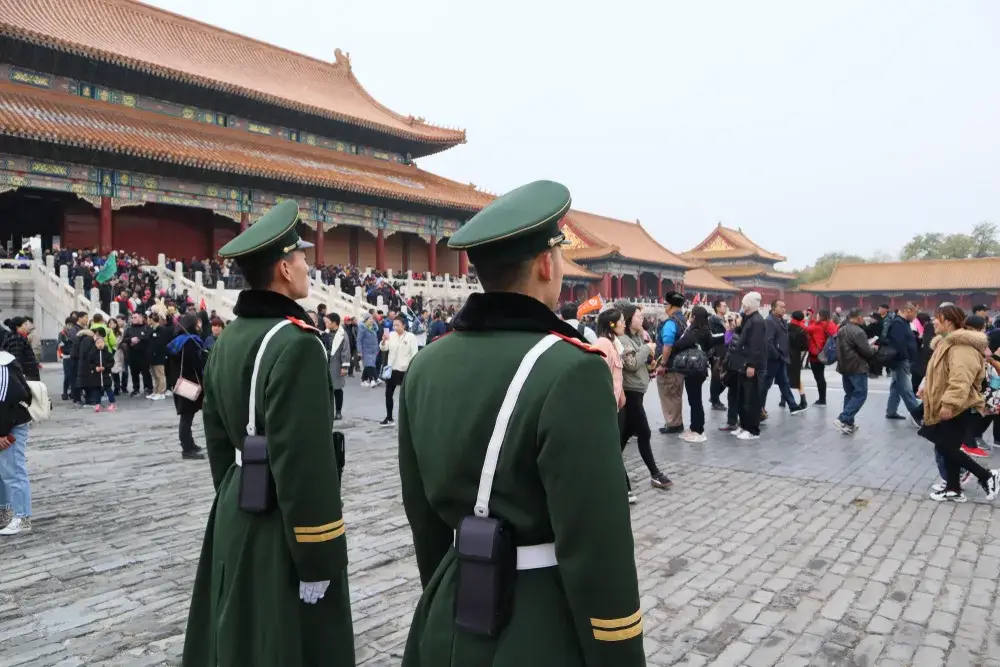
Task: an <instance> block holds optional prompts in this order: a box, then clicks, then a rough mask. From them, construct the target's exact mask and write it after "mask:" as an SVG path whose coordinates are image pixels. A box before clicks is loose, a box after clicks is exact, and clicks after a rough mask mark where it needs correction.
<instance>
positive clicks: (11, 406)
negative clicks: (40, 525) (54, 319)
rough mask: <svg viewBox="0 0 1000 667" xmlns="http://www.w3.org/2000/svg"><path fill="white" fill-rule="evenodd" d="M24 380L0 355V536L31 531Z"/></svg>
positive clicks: (28, 401)
mask: <svg viewBox="0 0 1000 667" xmlns="http://www.w3.org/2000/svg"><path fill="white" fill-rule="evenodd" d="M30 404H31V389H30V388H29V387H28V381H27V380H26V379H25V377H24V374H23V373H22V372H21V369H20V367H19V366H18V365H17V362H16V360H15V359H14V356H13V355H12V354H10V353H9V352H0V535H17V534H18V533H28V532H31V483H30V482H29V480H28V462H27V456H26V451H27V448H28V436H29V434H30V424H31V415H29V414H28V409H27V408H26V407H24V406H25V405H30Z"/></svg>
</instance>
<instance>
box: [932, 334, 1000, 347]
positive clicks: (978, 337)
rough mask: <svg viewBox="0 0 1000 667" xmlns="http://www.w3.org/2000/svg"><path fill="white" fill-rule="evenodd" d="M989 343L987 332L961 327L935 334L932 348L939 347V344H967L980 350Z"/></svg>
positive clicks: (949, 345)
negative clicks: (945, 332) (947, 332)
mask: <svg viewBox="0 0 1000 667" xmlns="http://www.w3.org/2000/svg"><path fill="white" fill-rule="evenodd" d="M988 344H989V340H988V339H987V338H986V334H984V333H983V332H981V331H972V330H970V329H959V330H958V331H952V332H951V333H949V334H938V335H937V336H934V340H932V341H931V349H932V350H934V349H937V346H938V345H947V346H948V347H952V346H955V345H967V346H968V347H974V348H976V350H978V351H979V352H982V351H983V350H985V349H986V346H987V345H988Z"/></svg>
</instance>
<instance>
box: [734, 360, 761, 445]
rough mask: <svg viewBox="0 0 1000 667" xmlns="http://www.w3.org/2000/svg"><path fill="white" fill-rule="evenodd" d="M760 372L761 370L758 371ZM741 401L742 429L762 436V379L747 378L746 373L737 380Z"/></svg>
mask: <svg viewBox="0 0 1000 667" xmlns="http://www.w3.org/2000/svg"><path fill="white" fill-rule="evenodd" d="M758 372H759V370H758ZM737 382H738V383H739V399H740V428H742V429H743V430H744V431H749V432H750V433H752V434H753V435H760V377H759V375H754V376H753V377H752V378H749V377H747V376H746V371H744V372H743V373H741V374H740V377H739V378H738V379H737Z"/></svg>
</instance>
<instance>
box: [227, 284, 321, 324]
mask: <svg viewBox="0 0 1000 667" xmlns="http://www.w3.org/2000/svg"><path fill="white" fill-rule="evenodd" d="M233 314H234V315H236V317H255V318H256V317H260V318H270V317H294V318H295V319H297V320H302V321H303V322H308V323H310V324H312V320H311V319H309V314H308V313H306V311H305V309H303V308H302V306H300V305H299V304H297V303H295V302H294V301H292V300H291V299H289V298H288V297H287V296H285V295H284V294H278V293H277V292H272V291H270V290H243V291H242V292H240V295H239V296H238V297H236V306H235V307H234V308H233Z"/></svg>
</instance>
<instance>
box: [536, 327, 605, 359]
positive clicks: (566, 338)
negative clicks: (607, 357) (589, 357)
mask: <svg viewBox="0 0 1000 667" xmlns="http://www.w3.org/2000/svg"><path fill="white" fill-rule="evenodd" d="M549 333H550V334H552V335H553V336H557V337H559V338H561V339H563V340H564V341H566V342H567V343H570V344H571V345H575V346H576V347H578V348H580V349H581V350H583V351H584V352H589V353H590V354H599V355H601V356H602V357H603V356H604V353H603V352H601V350H600V348H597V347H594V346H593V345H590V344H588V343H584V342H583V341H581V340H580V339H579V338H573V337H572V336H564V335H563V334H561V333H559V332H557V331H550V332H549Z"/></svg>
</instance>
